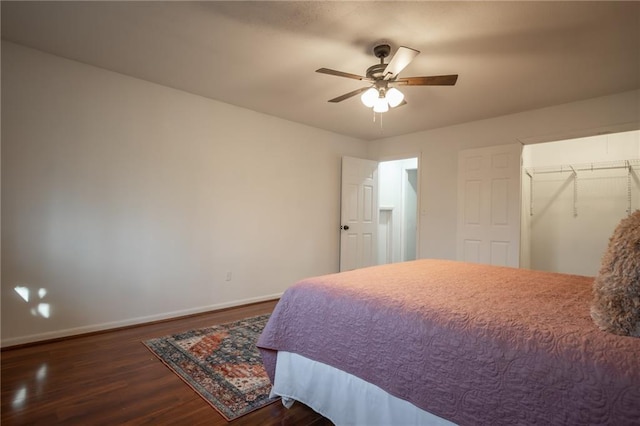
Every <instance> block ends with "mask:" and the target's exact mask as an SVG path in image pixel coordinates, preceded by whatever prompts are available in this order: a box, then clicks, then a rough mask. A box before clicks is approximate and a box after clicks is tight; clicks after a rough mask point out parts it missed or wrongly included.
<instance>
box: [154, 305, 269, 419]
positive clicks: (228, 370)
mask: <svg viewBox="0 0 640 426" xmlns="http://www.w3.org/2000/svg"><path fill="white" fill-rule="evenodd" d="M268 319H269V315H261V316H257V317H253V318H247V319H244V320H241V321H236V322H232V323H227V324H221V325H215V326H213V327H208V328H202V329H198V330H192V331H187V332H185V333H180V334H174V335H171V336H165V337H160V338H157V339H151V340H147V341H145V342H143V343H144V344H145V345H146V346H147V348H149V350H151V352H153V353H154V354H155V355H156V356H157V357H158V358H160V360H162V362H164V363H165V364H166V365H167V366H168V367H169V368H170V369H171V370H173V372H174V373H176V374H177V375H178V376H179V377H180V378H181V379H182V380H184V381H185V382H186V383H187V384H188V385H189V386H191V387H192V388H193V390H195V391H196V392H197V393H198V394H199V395H200V396H201V397H202V398H204V399H205V400H206V401H207V402H208V403H209V404H211V405H212V406H213V407H214V408H215V409H216V410H218V411H219V412H220V414H222V416H223V417H224V418H225V419H227V420H229V421H230V420H233V419H236V418H238V417H240V416H242V415H244V414H247V413H249V412H251V411H253V410H257V409H258V408H261V407H264V406H265V405H267V404H270V403H272V402H274V401H276V400H278V398H276V399H269V391H270V390H271V382H270V381H269V378H268V377H267V373H266V371H265V369H264V367H263V365H262V359H261V358H260V353H259V352H258V348H257V347H256V342H257V340H258V336H260V333H262V330H263V329H264V326H265V325H266V323H267V320H268Z"/></svg>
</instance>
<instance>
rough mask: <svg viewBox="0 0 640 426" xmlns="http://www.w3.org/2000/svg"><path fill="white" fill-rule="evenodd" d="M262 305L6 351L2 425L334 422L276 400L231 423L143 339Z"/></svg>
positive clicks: (268, 305)
mask: <svg viewBox="0 0 640 426" xmlns="http://www.w3.org/2000/svg"><path fill="white" fill-rule="evenodd" d="M274 306H275V301H274V302H263V303H257V304H253V305H249V306H243V307H238V308H232V309H227V310H222V311H216V312H211V313H207V314H202V315H197V316H192V317H188V318H181V319H176V320H171V321H166V322H161V323H155V324H149V325H143V326H139V327H132V328H127V329H122V330H116V331H110V332H106V333H100V334H94V335H89V336H81V337H76V338H70V339H64V340H60V341H57V342H51V343H43V344H37V345H34V346H27V347H21V348H15V349H11V348H9V349H6V350H3V351H2V354H1V364H2V366H1V368H2V373H1V376H0V379H1V381H2V394H1V396H2V404H1V407H0V408H1V412H2V416H1V417H2V425H4V426H8V425H55V424H70V425H121V424H130V425H134V424H135V425H139V424H153V425H169V424H176V425H177V424H180V425H182V424H189V425H231V426H246V425H303V426H304V425H313V426H325V425H331V422H330V421H328V420H327V419H325V418H324V417H322V416H320V415H319V414H317V413H315V412H314V411H313V410H311V409H310V408H308V407H306V406H304V405H302V404H300V403H295V404H294V406H293V407H292V408H291V409H290V410H287V409H286V408H284V407H283V406H282V404H281V403H279V402H276V403H274V404H271V405H269V406H267V407H264V408H262V409H260V410H257V411H255V412H253V413H250V414H247V415H246V416H243V417H240V418H239V419H236V420H234V421H233V422H231V423H228V422H227V421H226V420H225V419H224V418H223V417H222V416H221V415H220V414H218V412H217V411H216V410H214V409H213V408H212V407H211V406H210V405H209V404H208V403H206V402H205V401H204V400H203V399H202V398H201V397H200V396H198V395H197V394H196V393H195V392H194V391H193V390H192V389H191V388H190V387H189V386H187V385H186V384H185V383H184V382H183V381H182V380H181V379H180V378H178V376H176V375H175V374H174V373H172V372H171V371H170V370H169V369H168V368H167V367H166V366H165V365H164V364H163V363H162V362H160V361H159V360H158V359H157V358H156V357H155V356H154V355H153V354H152V353H151V352H150V351H149V350H148V349H147V348H146V347H145V346H144V345H143V344H142V343H141V341H142V340H146V339H150V338H153V337H160V336H165V335H167V334H172V333H177V332H180V331H186V330H190V329H194V328H199V327H206V326H210V325H214V324H221V323H225V322H230V321H235V320H239V319H242V318H246V317H249V316H254V315H260V314H263V313H268V312H271V311H272V310H273V307H274Z"/></svg>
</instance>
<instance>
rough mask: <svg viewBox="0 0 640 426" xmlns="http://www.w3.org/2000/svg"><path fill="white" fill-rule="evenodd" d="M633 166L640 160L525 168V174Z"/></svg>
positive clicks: (573, 171) (638, 163) (638, 164)
mask: <svg viewBox="0 0 640 426" xmlns="http://www.w3.org/2000/svg"><path fill="white" fill-rule="evenodd" d="M634 166H636V167H637V166H640V160H638V159H632V160H620V161H616V162H613V161H609V162H603V163H589V164H576V165H562V166H549V167H528V168H525V172H526V173H527V174H528V175H529V176H530V177H532V176H531V175H532V174H535V175H539V174H547V173H564V172H568V173H575V172H576V171H580V172H583V171H593V170H612V169H628V168H632V167H634Z"/></svg>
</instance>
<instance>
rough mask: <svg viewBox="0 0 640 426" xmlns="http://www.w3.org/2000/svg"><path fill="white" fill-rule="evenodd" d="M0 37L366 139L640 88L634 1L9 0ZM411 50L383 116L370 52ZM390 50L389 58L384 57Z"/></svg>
mask: <svg viewBox="0 0 640 426" xmlns="http://www.w3.org/2000/svg"><path fill="white" fill-rule="evenodd" d="M2 38H3V39H6V40H10V41H13V42H16V43H20V44H23V45H26V46H30V47H34V48H37V49H40V50H43V51H45V52H50V53H53V54H56V55H59V56H63V57H66V58H70V59H75V60H77V61H80V62H84V63H88V64H92V65H95V66H98V67H102V68H106V69H109V70H112V71H116V72H120V73H123V74H126V75H129V76H133V77H138V78H141V79H144V80H148V81H151V82H155V83H159V84H162V85H165V86H169V87H173V88H176V89H181V90H185V91H187V92H191V93H195V94H198V95H202V96H206V97H208V98H211V99H216V100H220V101H223V102H226V103H229V104H233V105H237V106H240V107H244V108H248V109H251V110H255V111H259V112H264V113H266V114H271V115H274V116H277V117H281V118H284V119H287V120H291V121H295V122H299V123H304V124H308V125H310V126H314V127H318V128H322V129H327V130H331V131H334V132H337V133H341V134H345V135H350V136H353V137H357V138H361V139H366V140H372V139H377V138H381V137H391V136H395V135H400V134H405V133H412V132H416V131H420V130H426V129H432V128H437V127H442V126H448V125H453V124H457V123H463V122H468V121H472V120H478V119H483V118H488V117H494V116H499V115H505V114H510V113H515V112H520V111H526V110H530V109H535V108H541V107H545V106H550V105H557V104H561V103H566V102H572V101H576V100H581V99H587V98H592V97H598V96H603V95H607V94H612V93H618V92H623V91H628V90H633V89H638V88H640V2H635V1H633V2H406V3H405V2H271V1H263V2H244V1H233V2H217V1H211V2H189V1H177V2H155V1H143V2H93V1H90V2H56V1H46V2H10V1H2ZM382 41H384V42H388V43H389V44H391V45H392V48H393V51H395V48H397V47H398V46H400V45H405V46H409V47H412V48H414V49H418V50H420V51H421V52H422V53H421V54H420V55H419V56H418V57H417V58H416V59H415V60H414V61H413V62H412V63H411V64H410V65H409V66H408V67H407V68H406V69H405V70H404V71H403V72H402V74H401V77H407V76H423V75H441V74H458V75H459V79H458V83H457V84H456V85H455V86H453V87H406V88H402V90H403V92H405V95H406V100H407V102H408V104H407V105H405V106H402V107H400V108H398V109H395V110H392V111H390V112H388V113H385V114H383V116H382V120H381V121H380V120H377V122H375V123H374V122H373V112H372V111H371V110H370V109H367V108H365V107H364V106H363V105H362V104H361V102H360V100H359V98H358V97H353V98H351V99H349V100H346V101H344V102H341V103H338V104H332V103H328V102H327V100H328V99H331V98H334V97H336V96H339V95H342V94H344V93H346V92H350V91H352V90H355V89H357V88H359V87H362V86H363V84H362V82H360V81H357V80H353V79H347V78H340V77H335V76H330V75H323V74H318V73H315V72H314V71H315V70H316V69H318V68H321V67H327V68H333V69H336V70H341V71H345V72H349V73H354V74H360V75H364V73H365V71H366V69H367V68H368V67H369V66H371V65H373V64H375V63H377V62H378V59H377V58H375V57H374V56H373V54H372V48H373V46H375V45H377V44H379V43H380V42H382ZM393 51H392V52H393Z"/></svg>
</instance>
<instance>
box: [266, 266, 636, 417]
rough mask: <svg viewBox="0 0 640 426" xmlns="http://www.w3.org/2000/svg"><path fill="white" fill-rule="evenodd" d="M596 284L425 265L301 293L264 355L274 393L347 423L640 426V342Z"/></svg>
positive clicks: (311, 286) (361, 273)
mask: <svg viewBox="0 0 640 426" xmlns="http://www.w3.org/2000/svg"><path fill="white" fill-rule="evenodd" d="M592 284H593V277H584V276H576V275H567V274H558V273H549V272H542V271H532V270H525V269H516V268H506V267H497V266H489V265H480V264H471V263H463V262H455V261H446V260H430V259H423V260H416V261H412V262H404V263H397V264H390V265H381V266H374V267H370V268H364V269H359V270H354V271H349V272H342V273H337V274H331V275H325V276H320V277H315V278H309V279H305V280H302V281H300V282H298V283H296V284H295V285H293V286H292V287H290V288H289V289H287V291H286V292H285V293H284V294H283V296H282V298H281V299H280V301H279V302H278V304H277V306H276V308H275V309H274V312H273V314H272V315H271V318H270V320H269V322H268V323H267V326H266V327H265V329H264V331H263V333H262V335H261V336H260V339H259V341H258V347H259V349H260V352H261V355H262V358H263V362H264V364H265V368H266V370H267V373H268V375H269V377H270V379H271V381H272V383H273V385H274V386H273V389H274V390H273V393H274V394H279V395H281V396H283V401H284V402H285V404H290V403H291V402H293V401H300V402H303V403H305V404H307V405H309V406H310V407H311V408H313V409H315V410H316V411H318V412H319V413H321V414H323V415H324V416H325V417H327V418H329V419H330V420H332V421H333V422H334V423H335V424H338V425H342V424H354V425H358V424H362V425H373V424H393V425H401V424H452V423H453V424H460V425H475V424H491V425H499V424H504V425H514V424H545V425H546V424H609V425H631V424H635V425H638V424H640V339H638V338H634V337H626V336H617V335H614V334H610V333H606V332H603V331H600V330H599V329H598V328H597V327H596V326H595V325H594V323H593V321H592V320H591V318H590V315H589V305H590V301H591V298H592V293H591V291H592Z"/></svg>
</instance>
